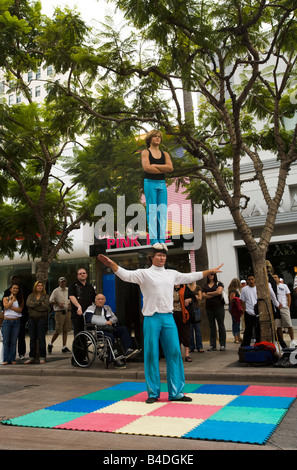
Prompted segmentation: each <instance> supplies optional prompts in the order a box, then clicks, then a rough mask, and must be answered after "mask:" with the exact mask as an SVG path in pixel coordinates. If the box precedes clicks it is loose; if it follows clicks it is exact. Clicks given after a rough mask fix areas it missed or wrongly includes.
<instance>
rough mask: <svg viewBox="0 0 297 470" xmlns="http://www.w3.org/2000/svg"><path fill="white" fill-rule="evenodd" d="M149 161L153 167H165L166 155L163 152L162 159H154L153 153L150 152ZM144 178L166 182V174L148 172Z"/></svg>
mask: <svg viewBox="0 0 297 470" xmlns="http://www.w3.org/2000/svg"><path fill="white" fill-rule="evenodd" d="M149 160H150V164H151V165H154V164H156V165H165V154H164V152H162V151H161V158H154V157H153V155H152V153H151V151H150V150H149ZM144 178H146V179H149V180H164V179H165V174H164V173H148V172H147V171H145V172H144Z"/></svg>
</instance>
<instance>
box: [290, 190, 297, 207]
mask: <svg viewBox="0 0 297 470" xmlns="http://www.w3.org/2000/svg"><path fill="white" fill-rule="evenodd" d="M289 193H290V201H291V207H290V209H291V211H297V184H290V186H289Z"/></svg>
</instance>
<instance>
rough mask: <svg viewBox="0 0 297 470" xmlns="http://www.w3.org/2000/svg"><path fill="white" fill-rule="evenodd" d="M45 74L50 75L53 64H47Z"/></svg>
mask: <svg viewBox="0 0 297 470" xmlns="http://www.w3.org/2000/svg"><path fill="white" fill-rule="evenodd" d="M46 73H47V76H48V77H50V76H52V75H53V66H52V65H49V66H48V67H47V69H46Z"/></svg>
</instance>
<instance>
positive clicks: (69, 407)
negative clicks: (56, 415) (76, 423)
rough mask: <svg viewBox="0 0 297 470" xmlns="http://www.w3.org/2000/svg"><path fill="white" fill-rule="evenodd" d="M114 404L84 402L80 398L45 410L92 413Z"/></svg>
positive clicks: (107, 402)
mask: <svg viewBox="0 0 297 470" xmlns="http://www.w3.org/2000/svg"><path fill="white" fill-rule="evenodd" d="M112 403H114V402H111V401H107V400H105V401H104V400H84V399H82V398H75V399H73V400H68V401H64V402H63V403H58V404H57V405H53V406H49V407H47V408H45V409H46V410H52V411H72V412H76V413H92V412H93V411H96V410H99V409H101V408H105V407H106V406H109V405H111V404H112Z"/></svg>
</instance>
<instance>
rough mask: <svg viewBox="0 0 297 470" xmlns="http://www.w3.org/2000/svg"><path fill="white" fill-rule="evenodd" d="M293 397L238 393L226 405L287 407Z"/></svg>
mask: <svg viewBox="0 0 297 470" xmlns="http://www.w3.org/2000/svg"><path fill="white" fill-rule="evenodd" d="M294 400H295V398H291V397H263V396H252V395H240V396H239V397H237V398H235V399H234V400H233V401H232V402H231V403H230V404H228V405H227V406H229V405H230V406H242V407H249V406H250V407H253V408H281V409H284V408H289V407H290V406H291V404H292V403H293V401H294Z"/></svg>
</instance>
